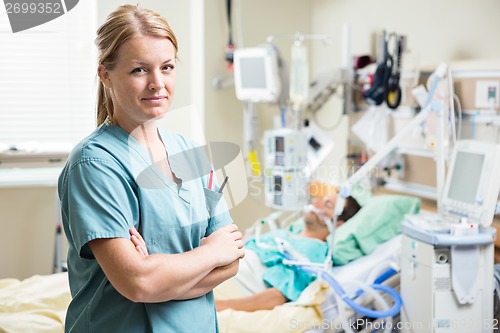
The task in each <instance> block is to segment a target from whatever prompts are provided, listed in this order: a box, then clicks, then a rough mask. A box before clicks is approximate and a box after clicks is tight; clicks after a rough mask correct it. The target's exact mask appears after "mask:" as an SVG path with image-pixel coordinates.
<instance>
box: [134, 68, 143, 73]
mask: <svg viewBox="0 0 500 333" xmlns="http://www.w3.org/2000/svg"><path fill="white" fill-rule="evenodd" d="M143 72H144V68H134V69H133V70H132V72H131V73H143Z"/></svg>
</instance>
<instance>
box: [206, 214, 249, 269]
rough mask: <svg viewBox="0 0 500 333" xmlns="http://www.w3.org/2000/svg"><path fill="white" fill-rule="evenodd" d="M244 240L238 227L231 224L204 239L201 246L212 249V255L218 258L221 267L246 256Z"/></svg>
mask: <svg viewBox="0 0 500 333" xmlns="http://www.w3.org/2000/svg"><path fill="white" fill-rule="evenodd" d="M242 238H243V235H242V234H241V232H239V231H238V226H237V225H236V224H229V225H226V226H224V227H221V228H219V229H217V230H216V231H214V232H213V233H212V234H210V236H208V237H205V238H203V239H202V240H201V245H202V246H207V247H211V248H212V251H211V253H213V255H215V256H217V261H218V263H219V266H224V265H228V264H230V263H232V262H234V261H235V260H237V259H242V258H243V257H244V256H245V250H244V249H243V239H242Z"/></svg>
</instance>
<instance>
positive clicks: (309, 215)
mask: <svg viewBox="0 0 500 333" xmlns="http://www.w3.org/2000/svg"><path fill="white" fill-rule="evenodd" d="M335 199H336V196H335V194H331V195H327V196H324V197H319V198H316V199H314V200H313V206H314V209H312V210H309V211H306V212H305V213H304V216H303V222H304V223H303V229H302V231H300V233H298V234H296V235H292V234H290V233H289V232H287V231H283V230H281V231H279V232H277V233H272V234H271V233H268V234H266V235H263V236H261V237H260V238H259V243H257V241H256V239H255V238H251V239H249V240H248V241H247V242H246V244H245V249H246V257H245V258H244V259H243V261H242V262H241V263H240V271H239V273H238V275H236V276H235V277H234V278H233V279H234V280H235V283H236V284H239V285H240V286H241V287H242V288H243V289H247V290H248V291H249V292H250V293H252V294H251V295H249V296H246V297H241V298H233V299H224V300H221V299H219V300H216V307H217V311H221V310H225V309H228V308H231V309H234V310H242V311H257V310H270V309H273V308H274V307H276V306H278V305H282V304H284V303H286V302H288V301H295V300H297V299H298V298H299V295H300V294H301V292H302V291H303V290H304V289H305V288H306V287H307V286H308V285H309V284H310V283H311V282H312V281H313V280H314V279H315V278H314V277H313V276H311V275H310V274H308V273H306V272H304V271H302V270H300V269H298V268H297V267H294V266H287V265H284V264H283V263H282V261H283V259H284V255H283V254H282V253H280V251H278V250H277V249H272V248H273V247H275V246H276V237H278V238H279V239H280V240H284V241H285V242H286V243H288V244H289V245H290V246H291V247H292V248H293V249H294V250H295V251H297V252H298V253H299V255H301V256H304V257H305V258H306V259H307V260H308V261H310V262H315V263H323V262H324V261H325V258H326V255H327V252H328V245H327V242H326V240H327V237H328V235H329V229H328V227H327V224H326V223H327V219H331V218H332V217H333V214H334V208H335V202H336V200H335ZM360 208H361V206H360V205H359V203H358V202H357V201H356V200H355V199H354V198H352V197H349V198H347V200H346V201H345V205H344V210H343V212H342V214H341V215H340V216H339V218H338V219H337V221H338V222H337V227H340V226H341V225H342V224H343V223H345V222H346V221H347V220H348V219H349V218H350V217H352V216H353V215H354V214H356V212H358V211H359V209H360ZM262 243H263V244H265V245H269V246H267V247H265V248H262V246H261V245H260V244H262Z"/></svg>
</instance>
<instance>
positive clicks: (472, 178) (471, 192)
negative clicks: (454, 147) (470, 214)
mask: <svg viewBox="0 0 500 333" xmlns="http://www.w3.org/2000/svg"><path fill="white" fill-rule="evenodd" d="M484 158H485V156H484V155H483V154H476V153H471V152H464V151H458V152H457V155H456V160H455V167H454V169H453V170H452V174H451V182H450V187H449V190H448V198H450V199H454V200H457V201H461V202H465V203H468V204H474V202H475V200H476V195H477V190H478V187H479V182H480V178H481V173H482V172H483V163H484Z"/></svg>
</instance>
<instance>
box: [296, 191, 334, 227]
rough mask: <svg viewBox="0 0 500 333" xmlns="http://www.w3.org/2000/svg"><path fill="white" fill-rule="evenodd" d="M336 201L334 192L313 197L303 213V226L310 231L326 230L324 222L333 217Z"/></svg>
mask: <svg viewBox="0 0 500 333" xmlns="http://www.w3.org/2000/svg"><path fill="white" fill-rule="evenodd" d="M336 201H337V195H336V194H329V195H325V196H322V197H317V198H313V199H312V205H310V207H309V208H310V209H306V211H305V213H304V224H305V228H306V229H307V230H308V231H312V232H319V233H321V232H325V231H326V232H328V227H327V225H326V223H327V220H331V219H332V217H333V214H334V211H335V202H336ZM311 206H312V207H311Z"/></svg>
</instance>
